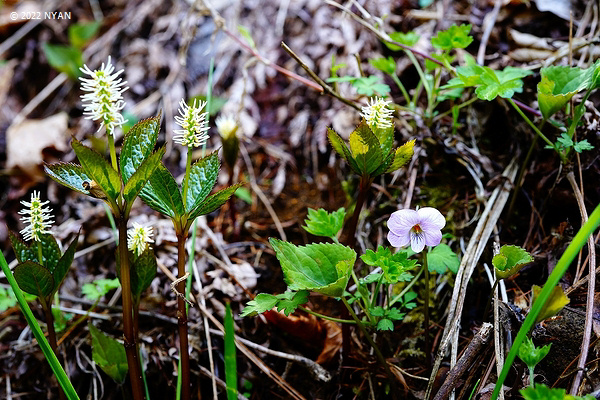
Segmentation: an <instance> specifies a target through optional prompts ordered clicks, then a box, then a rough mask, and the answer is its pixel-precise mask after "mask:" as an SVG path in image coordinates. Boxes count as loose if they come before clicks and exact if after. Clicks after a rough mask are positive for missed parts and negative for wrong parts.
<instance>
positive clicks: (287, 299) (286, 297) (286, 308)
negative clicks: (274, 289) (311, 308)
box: [277, 290, 309, 317]
mask: <svg viewBox="0 0 600 400" xmlns="http://www.w3.org/2000/svg"><path fill="white" fill-rule="evenodd" d="M308 295H309V292H308V290H300V291H299V292H295V293H294V292H285V293H282V294H279V295H277V298H278V299H279V301H278V302H277V311H279V312H281V311H283V313H284V314H285V315H286V316H288V317H289V315H290V314H292V313H293V312H294V311H296V309H297V308H298V307H300V306H301V305H302V304H305V303H307V302H308Z"/></svg>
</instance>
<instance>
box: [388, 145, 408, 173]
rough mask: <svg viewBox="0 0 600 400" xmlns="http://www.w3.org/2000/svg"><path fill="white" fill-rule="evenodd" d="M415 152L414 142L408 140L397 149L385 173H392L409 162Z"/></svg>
mask: <svg viewBox="0 0 600 400" xmlns="http://www.w3.org/2000/svg"><path fill="white" fill-rule="evenodd" d="M414 152H415V140H414V139H413V140H409V141H408V142H406V143H404V144H403V145H402V146H400V147H398V148H397V149H396V151H395V153H394V160H393V161H392V163H391V164H390V166H389V167H388V168H387V170H386V171H385V172H388V173H389V172H394V171H396V170H398V169H400V168H402V167H403V166H404V165H406V163H407V162H409V161H410V160H411V159H412V156H413V154H414Z"/></svg>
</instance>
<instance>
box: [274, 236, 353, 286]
mask: <svg viewBox="0 0 600 400" xmlns="http://www.w3.org/2000/svg"><path fill="white" fill-rule="evenodd" d="M269 243H271V246H272V247H273V249H275V253H276V255H277V259H278V260H279V262H280V263H281V269H282V270H283V275H284V278H285V281H286V283H287V285H288V287H289V288H290V289H291V290H312V291H315V292H318V293H321V294H324V295H326V296H331V297H339V296H341V295H342V294H343V293H344V289H345V288H346V285H347V284H348V280H349V279H350V274H351V272H352V267H353V266H354V262H355V260H356V252H355V251H354V250H352V249H351V248H349V247H346V246H343V245H341V244H332V243H314V244H309V245H307V246H295V245H293V244H291V243H288V242H283V241H281V240H278V239H273V238H271V239H269Z"/></svg>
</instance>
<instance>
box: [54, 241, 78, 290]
mask: <svg viewBox="0 0 600 400" xmlns="http://www.w3.org/2000/svg"><path fill="white" fill-rule="evenodd" d="M78 241H79V235H77V236H75V239H73V241H72V242H71V244H70V245H69V247H67V250H66V251H65V253H64V254H63V255H62V257H61V258H60V260H58V262H57V263H56V268H55V269H54V271H52V277H53V278H54V291H55V292H56V290H58V287H59V286H60V285H61V283H62V282H63V280H64V279H65V276H66V275H67V272H68V271H69V268H71V264H73V258H75V250H76V249H77V243H78Z"/></svg>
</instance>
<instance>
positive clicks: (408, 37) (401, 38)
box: [383, 31, 419, 51]
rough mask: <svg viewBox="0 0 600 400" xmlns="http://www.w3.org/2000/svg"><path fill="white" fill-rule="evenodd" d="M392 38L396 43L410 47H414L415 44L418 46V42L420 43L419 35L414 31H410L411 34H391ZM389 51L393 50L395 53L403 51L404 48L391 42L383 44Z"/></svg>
mask: <svg viewBox="0 0 600 400" xmlns="http://www.w3.org/2000/svg"><path fill="white" fill-rule="evenodd" d="M389 36H390V38H392V40H393V41H394V42H398V43H401V44H403V45H405V46H408V47H413V46H414V45H415V44H417V42H418V41H419V35H417V34H416V33H415V32H414V31H410V32H406V33H403V32H392V33H390V35H389ZM383 43H384V44H385V45H386V46H387V48H388V49H390V50H393V51H398V50H402V47H400V46H398V45H395V44H392V43H389V42H383Z"/></svg>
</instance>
